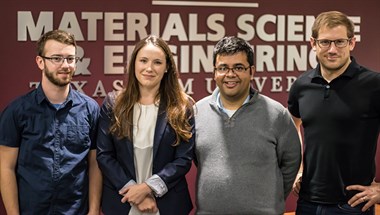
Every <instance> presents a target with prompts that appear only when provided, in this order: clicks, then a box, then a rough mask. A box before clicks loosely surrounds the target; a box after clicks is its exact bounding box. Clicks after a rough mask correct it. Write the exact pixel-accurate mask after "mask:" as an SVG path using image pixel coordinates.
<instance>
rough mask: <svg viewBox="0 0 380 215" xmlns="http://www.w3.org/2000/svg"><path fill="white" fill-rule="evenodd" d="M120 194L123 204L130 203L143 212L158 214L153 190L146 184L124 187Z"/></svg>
mask: <svg viewBox="0 0 380 215" xmlns="http://www.w3.org/2000/svg"><path fill="white" fill-rule="evenodd" d="M119 194H120V195H122V196H123V198H122V199H121V202H122V203H126V202H129V203H130V204H131V205H135V206H136V207H137V209H138V210H139V211H141V212H145V213H156V212H157V211H158V208H157V204H156V200H155V199H154V196H153V194H152V189H150V187H149V186H148V185H147V184H146V183H141V184H135V185H131V186H128V187H123V188H122V189H121V190H119Z"/></svg>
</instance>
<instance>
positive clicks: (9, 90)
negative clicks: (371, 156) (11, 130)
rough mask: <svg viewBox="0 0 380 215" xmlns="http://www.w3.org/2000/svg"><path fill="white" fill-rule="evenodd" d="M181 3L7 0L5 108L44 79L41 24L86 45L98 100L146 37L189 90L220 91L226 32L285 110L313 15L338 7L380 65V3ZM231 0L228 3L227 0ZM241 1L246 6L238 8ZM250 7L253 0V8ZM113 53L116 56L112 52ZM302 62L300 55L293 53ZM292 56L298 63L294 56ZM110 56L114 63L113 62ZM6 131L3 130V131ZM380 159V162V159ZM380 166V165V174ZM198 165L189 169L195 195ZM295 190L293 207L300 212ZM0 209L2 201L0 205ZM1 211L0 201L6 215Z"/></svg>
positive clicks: (1, 37) (360, 51) (85, 67)
mask: <svg viewBox="0 0 380 215" xmlns="http://www.w3.org/2000/svg"><path fill="white" fill-rule="evenodd" d="M191 2H193V3H192V4H193V5H192V6H191V5H190V6H185V5H183V6H179V5H180V4H181V3H185V1H180V0H177V1H175V2H174V4H173V1H171V2H169V3H172V5H159V1H156V0H140V1H139V3H138V4H136V3H135V1H116V0H107V1H106V0H98V1H88V0H83V1H73V0H69V1H66V2H64V3H62V2H56V1H43V0H34V1H28V0H15V1H1V2H0V12H1V14H2V17H1V19H0V26H1V27H2V31H3V32H2V33H1V34H0V41H3V44H2V47H1V49H0V54H1V56H2V57H1V58H0V62H1V64H0V65H1V66H2V67H1V70H0V92H2V93H1V94H0V111H2V110H3V109H4V108H5V106H6V105H7V104H8V103H9V102H10V101H11V100H12V99H14V98H15V97H16V96H19V95H21V94H24V93H26V92H27V91H29V90H30V89H33V88H34V86H35V85H34V83H35V82H38V81H39V80H40V78H41V73H40V71H39V70H38V68H37V66H36V64H35V60H34V59H35V55H36V52H35V43H36V40H37V39H38V37H39V35H41V34H42V33H43V31H44V30H51V29H56V28H62V29H66V30H69V31H71V32H73V33H74V34H75V35H76V38H77V40H78V45H79V46H80V47H81V48H82V49H83V50H81V52H80V54H81V56H82V57H83V61H81V62H80V63H79V64H78V66H79V67H78V70H77V71H78V73H77V74H76V76H75V80H74V81H75V85H74V87H75V88H77V89H79V90H83V92H84V93H86V94H88V95H90V96H92V97H94V98H95V99H96V100H97V101H98V102H99V104H100V103H101V102H102V100H103V98H104V95H105V93H106V92H109V91H112V90H117V89H119V88H120V84H119V83H120V82H122V80H124V74H123V73H122V71H123V67H124V66H125V64H124V63H125V62H127V60H128V56H129V54H130V51H131V48H133V47H132V46H133V44H135V43H136V42H137V41H138V40H140V39H141V38H143V37H145V36H146V34H150V33H154V34H158V35H159V36H162V37H164V39H166V40H167V41H168V42H169V44H170V45H172V51H173V52H174V53H175V56H176V57H177V59H178V64H177V65H178V68H179V71H180V72H181V81H182V82H183V83H184V85H185V90H186V92H187V93H188V94H190V95H191V96H193V98H194V99H195V100H199V99H200V98H203V97H204V96H206V95H208V94H209V92H210V91H211V90H212V89H213V88H214V87H215V84H214V83H213V82H210V80H211V78H212V65H211V61H212V56H211V55H210V52H212V48H213V46H214V44H215V43H216V41H217V40H219V39H220V38H221V37H223V36H227V35H235V36H242V37H244V38H246V39H247V40H248V41H249V42H250V43H251V44H252V45H253V46H254V49H255V52H256V54H255V62H256V68H257V72H256V75H255V76H256V79H255V81H254V82H253V85H254V86H255V87H256V88H258V89H259V90H260V91H261V92H262V93H263V94H266V95H268V96H270V97H272V98H274V99H276V100H278V101H280V102H281V103H282V104H284V105H285V106H286V100H287V96H288V91H287V90H288V88H289V86H290V85H291V81H292V80H293V79H295V78H296V77H298V76H299V75H300V74H301V73H302V72H304V71H305V70H307V69H310V68H312V67H313V66H314V65H315V56H314V54H313V52H312V51H311V49H310V46H309V42H308V41H309V37H310V27H311V24H312V22H313V18H314V17H315V16H316V15H317V14H319V13H320V12H322V11H327V10H336V9H337V8H339V10H341V11H342V12H345V13H347V14H348V15H349V16H350V17H352V18H353V19H354V20H355V21H354V22H355V24H356V26H357V28H356V36H357V39H358V41H359V42H357V46H356V47H355V50H354V51H353V55H354V56H355V57H356V59H357V61H358V62H359V63H360V64H362V65H365V66H366V67H369V68H371V69H373V70H376V71H380V60H379V59H380V43H379V42H378V38H377V36H378V35H380V28H377V27H376V26H378V21H379V20H380V13H379V12H378V4H377V2H376V1H375V0H370V1H366V4H351V3H348V2H344V4H343V3H342V2H341V1H326V0H320V1H318V2H316V1H312V0H293V1H292V3H291V4H288V2H287V1H278V0H258V1H248V0H241V1H233V4H232V5H224V6H223V3H224V4H229V3H230V2H227V1H224V0H221V1H214V0H211V1H210V2H212V3H215V4H216V5H214V6H212V5H208V6H202V5H196V4H197V3H202V2H203V3H204V1H191ZM231 2H232V1H231ZM239 3H242V4H244V5H240V6H239ZM254 3H257V5H255V4H254ZM110 50H111V51H112V52H113V53H111V52H110ZM297 58H298V59H297ZM295 59H296V60H295ZM109 62H112V64H111V65H108V64H107V63H109ZM0 132H1V131H0ZM378 162H380V161H378ZM378 172H380V171H378ZM195 174H196V171H195V168H193V169H192V170H191V172H190V173H189V175H188V178H189V182H190V188H191V191H192V195H193V196H194V182H195ZM295 200H296V198H295V197H294V196H292V195H291V196H290V197H289V199H288V201H287V210H288V211H293V210H294V208H295ZM0 206H1V205H0ZM2 213H3V211H2V210H1V207H0V214H2Z"/></svg>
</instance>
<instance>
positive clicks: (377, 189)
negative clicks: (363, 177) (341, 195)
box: [346, 182, 380, 212]
mask: <svg viewBox="0 0 380 215" xmlns="http://www.w3.org/2000/svg"><path fill="white" fill-rule="evenodd" d="M346 189H347V190H357V191H359V193H357V194H356V195H355V196H353V197H352V198H351V199H350V200H348V204H349V205H351V207H355V206H356V205H358V204H361V203H363V202H367V203H366V204H365V205H364V206H363V208H362V211H363V212H364V211H367V210H368V209H369V208H370V207H372V206H373V205H374V204H376V203H380V184H379V183H377V182H372V184H371V185H370V186H362V185H350V186H348V187H347V188H346Z"/></svg>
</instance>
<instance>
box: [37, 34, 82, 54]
mask: <svg viewBox="0 0 380 215" xmlns="http://www.w3.org/2000/svg"><path fill="white" fill-rule="evenodd" d="M48 40H55V41H58V42H60V43H63V44H67V45H73V46H74V47H75V50H76V49H77V44H76V42H75V37H74V35H73V34H71V33H69V32H66V31H63V30H58V29H57V30H52V31H48V32H46V33H45V34H43V35H42V36H41V37H40V39H38V41H37V55H38V56H44V55H45V53H44V51H45V44H46V41H48Z"/></svg>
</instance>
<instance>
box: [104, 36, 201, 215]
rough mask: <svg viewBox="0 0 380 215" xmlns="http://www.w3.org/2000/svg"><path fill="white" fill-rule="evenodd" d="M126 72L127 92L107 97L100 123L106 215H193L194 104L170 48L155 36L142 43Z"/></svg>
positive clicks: (125, 90)
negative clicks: (190, 178) (189, 183)
mask: <svg viewBox="0 0 380 215" xmlns="http://www.w3.org/2000/svg"><path fill="white" fill-rule="evenodd" d="M127 73H128V80H127V85H126V87H125V89H124V90H122V91H120V92H118V93H116V92H112V93H109V94H108V95H107V97H106V98H105V100H104V103H103V105H102V108H101V116H100V119H99V132H98V152H97V160H98V163H99V167H100V169H101V171H102V173H103V178H104V180H103V196H102V210H103V213H104V214H105V215H110V214H129V215H135V214H139V215H140V214H164V215H167V214H173V215H180V214H189V212H190V211H191V209H192V207H193V206H192V202H191V198H190V195H189V191H188V186H187V182H186V178H185V175H186V173H187V172H188V171H189V170H190V167H191V164H192V159H193V155H194V136H195V135H194V118H193V117H194V114H193V104H194V102H193V100H192V99H191V97H189V96H187V95H186V94H185V92H183V90H182V89H181V86H180V84H179V81H178V78H179V74H178V71H177V67H176V65H175V62H174V59H173V55H172V53H171V51H170V49H169V46H168V44H167V43H166V42H165V41H163V40H162V39H161V38H158V37H156V36H148V37H147V38H145V39H143V40H141V41H140V42H138V43H137V44H136V46H135V49H134V51H133V53H132V55H131V59H130V61H129V65H128V70H127Z"/></svg>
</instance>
